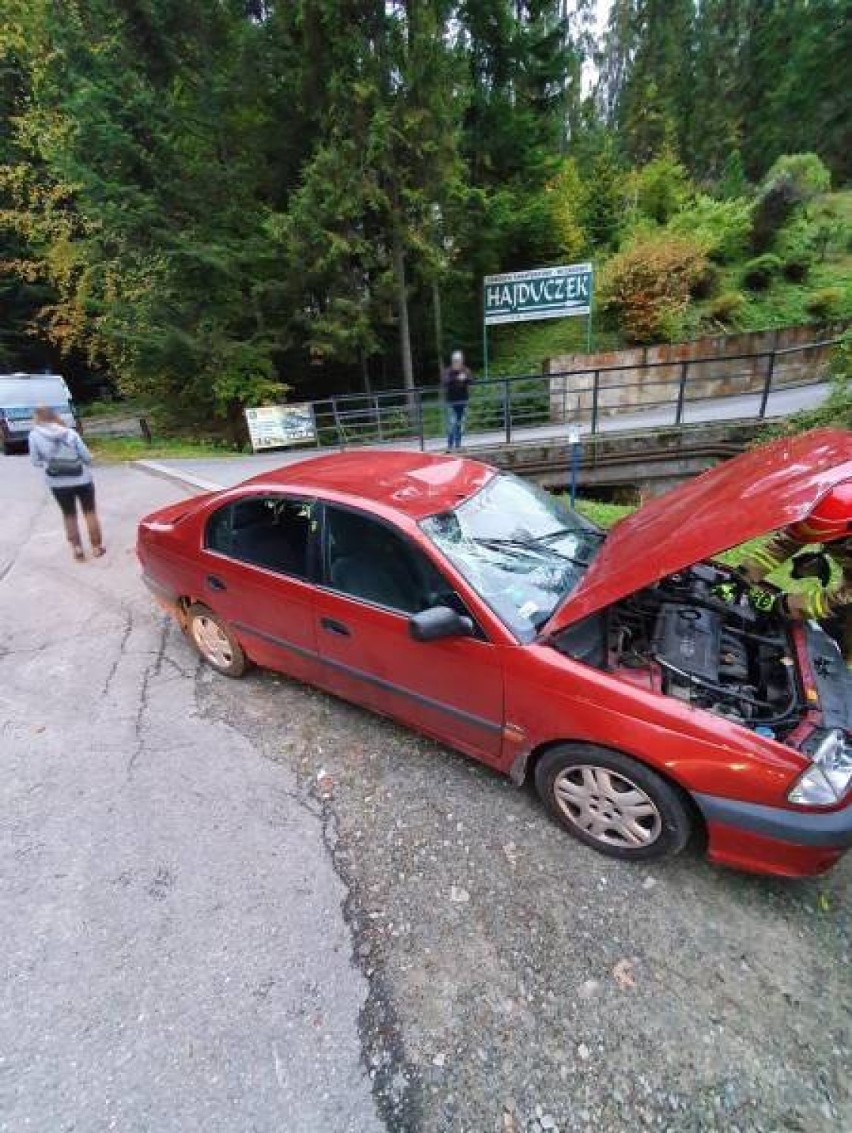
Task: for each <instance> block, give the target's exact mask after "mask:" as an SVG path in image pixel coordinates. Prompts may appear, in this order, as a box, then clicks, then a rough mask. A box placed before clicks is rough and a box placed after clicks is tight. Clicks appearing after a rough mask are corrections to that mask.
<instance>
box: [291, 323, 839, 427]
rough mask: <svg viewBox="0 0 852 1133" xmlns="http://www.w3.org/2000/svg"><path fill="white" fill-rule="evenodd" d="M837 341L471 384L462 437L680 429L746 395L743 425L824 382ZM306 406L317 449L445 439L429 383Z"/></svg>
mask: <svg viewBox="0 0 852 1133" xmlns="http://www.w3.org/2000/svg"><path fill="white" fill-rule="evenodd" d="M836 341H837V340H836V339H832V340H830V341H825V342H814V343H809V344H807V345H805V346H794V347H789V348H786V349H783V350H772V351H763V352H760V353H757V354H742V355H728V356H726V357H724V358H693V359H684V360H682V361H673V362H654V363H648V364H646V365H644V366H641V367H637V366H636V365H621V366H607V367H597V368H593V369H589V370H580V371H570V372H559V373H552V374H524V375H518V376H514V377H503V378H490V379H487V380H478V381H476V382H475V383H474V384H473V386H472V387H471V396H470V403H469V406H468V412H467V417H466V421H465V434H466V436H467V437H468V438H469V439H470V440H474V434H475V435H476V436H475V439H476V441H477V442H478V443H481V444H483V445H485V444H491V443H493V444H501V443H505V444H512V443H522V442H524V441H528V442H532V441H535V440H537V439H542V440H544V439H547V437H548V435H552V436H562V435H564V432H565V429H566V428H567V427H568V426H569V425H580V426H582V427H583V431H584V432H587V433H590V434H595V433H597V432H599V431H601V426H602V425H604V426H606V425H607V423H609V425H608V428H612V427H613V426H616V425H617V422H618V418H619V417H622V418H626V417H630V416H635V415H641V414H643V413H645V412H648V411H657V412H658V413H662V415H663V419H662V420H661V421H659V422H658V423H657V424H658V427H666V426H680V425H682V424H684V423H686V421H687V420H688V418H689V416H690V411H691V410H692V409H693V408H694V407H696V406H699V405H700V404H701V403H703V402H707V401H718V400H722V399H725V398H733V397H740V398H746V399H748V402H747V403H744V406H743V409H744V412H743V413H742V414H741V415H740V416H741V417H742V419H744V420H748V419H762V418H763V417H765V416H766V411H767V406H768V404H769V399H770V397H771V395H772V393H773V391H776V390H779V389H782V388H783V389H793V388H797V387H800V386H807V385H812V384H814V383H816V382H819V381H822V380H824V379H825V366H824V352H825V351H826V350H827V348H829V347H831V346H833V345H835V343H836ZM809 354H810V355H813V354H816V355H817V357H816V360H813V359H811V360H809V359H808V355H809ZM735 363H740V365H734V364H735ZM637 370H639V371H640V373H639V374H638V376H637V373H636V371H637ZM312 404H313V409H314V418H315V421H316V427H317V436H318V442H319V445H320V447H334V448H349V447H351V446H353V445H361V444H382V443H393V442H397V443H399V442H407V443H409V444H412V443H413V444H415V445H418V446H419V447H420V448H421V449H426V448H439V447H441V440H442V438H444V437H445V435H446V406H445V404H444V401H443V398H442V395H441V391H440V388H439V387H437V386H434V387H417V388H415V389H412V390H407V389H392V390H382V391H377V392H375V393H369V394H367V393H364V394H357V393H356V394H343V395H340V396H335V397H329V398H322V399H320V400H317V401H314V402H313V403H312Z"/></svg>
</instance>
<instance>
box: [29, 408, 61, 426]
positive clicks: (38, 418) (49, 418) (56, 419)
mask: <svg viewBox="0 0 852 1133" xmlns="http://www.w3.org/2000/svg"><path fill="white" fill-rule="evenodd" d="M33 417H34V419H35V423H36V424H37V425H64V424H65V422H64V421H63V420H62V418H61V417H60V416H59V414H58V413H57V412H56V410H55V409H51V408H50V406H49V405H37V406H36V407H35V412H34V413H33Z"/></svg>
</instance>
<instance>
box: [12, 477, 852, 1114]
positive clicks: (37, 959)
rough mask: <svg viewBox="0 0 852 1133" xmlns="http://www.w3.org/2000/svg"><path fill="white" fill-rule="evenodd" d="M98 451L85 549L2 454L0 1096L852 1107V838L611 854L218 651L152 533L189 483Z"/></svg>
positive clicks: (241, 1104) (394, 1104) (349, 713)
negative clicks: (144, 584) (185, 618)
mask: <svg viewBox="0 0 852 1133" xmlns="http://www.w3.org/2000/svg"><path fill="white" fill-rule="evenodd" d="M98 484H99V490H100V495H101V498H102V500H103V501H104V518H105V526H106V530H107V537H108V543H109V547H110V553H109V555H108V556H107V557H106V558H105V559H103V560H101V561H99V562H96V563H91V562H90V563H87V564H85V565H84V566H77V565H75V564H73V563H71V562H70V559H69V558H66V556H65V551H64V548H63V546H62V543H61V538H60V533H59V522H58V519H59V517H58V512H57V513H55V514H54V505H53V504H52V501H49V500H43V499H42V496H41V488H40V485H39V484H38V483H37V481H35V479H34V477H33V474H32V473H31V472H30V470H29V469H28V468H27V467H26V465H25V464H24V462H23V461H14V460H3V461H0V498H2V501H3V505H4V507H3V512H4V524H3V525H2V529H0V575H3V574H4V570H5V576H4V577H3V580H2V581H1V582H0V615H2V618H3V625H4V628H5V630H6V632H5V634H4V637H3V641H2V646H0V721H2V722H0V734H2V743H3V748H2V753H3V764H4V772H5V774H4V782H3V787H2V791H3V808H2V813H0V836H2V845H0V886H2V887H1V888H0V918H1V919H0V923H2V925H3V927H4V929H5V933H4V938H5V939H4V945H5V947H4V956H3V963H4V964H5V965H7V966H8V968H9V971H8V974H7V975H6V978H5V980H4V983H3V992H2V995H3V1001H2V1002H3V1009H2V1015H0V1057H2V1062H0V1128H5V1129H8V1130H10V1131H11V1130H14V1131H15V1133H17V1130H19V1129H22V1128H33V1129H39V1130H42V1129H47V1130H53V1129H75V1130H86V1131H87V1130H101V1129H108V1128H117V1129H122V1130H124V1129H131V1130H135V1129H146V1130H147V1129H151V1130H161V1129H165V1130H169V1129H181V1130H194V1129H204V1130H205V1131H206V1130H219V1129H223V1130H224V1129H228V1130H238V1131H242V1130H247V1129H252V1130H266V1129H273V1128H274V1129H277V1130H286V1131H287V1133H289V1131H290V1130H294V1131H301V1130H308V1131H311V1130H314V1129H323V1130H328V1131H329V1133H336V1131H337V1130H346V1129H358V1130H361V1129H365V1130H369V1129H371V1128H379V1127H381V1125H382V1124H383V1125H384V1126H385V1127H386V1128H388V1129H389V1130H392V1131H396V1130H401V1131H408V1130H411V1131H418V1133H419V1131H421V1130H423V1131H429V1133H433V1131H434V1133H456V1131H468V1133H480V1131H483V1133H491V1131H494V1133H498V1131H499V1133H520V1131H522V1130H523V1131H532V1130H535V1131H536V1133H539V1131H543V1130H546V1129H558V1130H561V1131H562V1133H565V1131H566V1130H594V1131H596V1133H597V1131H602V1130H605V1131H607V1133H609V1131H613V1133H620V1131H622V1130H624V1131H628V1130H630V1131H631V1133H632V1131H633V1130H636V1129H645V1128H647V1129H667V1130H674V1129H677V1130H678V1131H681V1130H684V1131H696V1133H697V1131H704V1130H720V1129H724V1130H726V1131H727V1130H743V1131H744V1130H749V1131H751V1130H758V1131H759V1130H766V1131H767V1133H769V1131H772V1133H774V1131H777V1130H802V1131H805V1130H807V1131H808V1133H821V1131H823V1130H825V1131H835V1130H845V1129H848V1128H850V1127H852V1092H851V1091H850V1083H849V1074H848V1067H849V1059H850V1047H851V1046H852V1042H850V1039H852V995H850V991H851V990H852V985H850V977H849V973H850V970H851V969H850V962H852V940H850V927H851V926H850V916H849V909H850V882H852V857H849V858H847V859H846V860H845V861H844V862H843V863H842V864H841V865H840V866H839V867H838V868H837V869H836V870H835V871H834V872H833V873H831V874H829V875H827V876H826V877H825V878H822V879H818V880H813V881H807V882H799V883H788V882H782V881H773V880H768V879H761V878H754V877H748V876H745V875H740V874H736V873H733V872H729V871H724V870H721V869H718V868H715V867H712V866H710V865H708V864H707V863H706V862H704V861H703V860H702V859H701V858H700V857H699V856H696V854H695V853H693V852H690V853H687V854H685V855H684V856H682V857H681V858H679V859H676V860H675V861H673V862H671V863H664V864H658V865H651V866H646V867H642V868H637V867H635V866H628V865H624V864H621V863H617V862H612V861H609V860H608V859H605V858H602V857H600V856H599V855H597V854H595V853H594V852H593V851H591V850H588V849H586V848H585V847H583V846H581V845H580V844H579V843H576V842H574V841H573V840H571V839H570V838H568V837H567V836H566V835H565V834H564V833H562V831H561V830H559V829H558V828H557V827H556V826H555V825H553V824H552V823H551V822H549V821H548V820H547V818H546V817H545V815H544V813H543V812H542V810H541V808H540V807H539V806H538V804H537V803H536V801H535V799H534V797H533V796H532V794H531V793H530V792H528V791H525V790H522V791H517V790H515V789H514V788H512V787H511V786H509V785H508V784H507V783H506V782H505V781H504V780H503V779H501V778H499V777H497V776H496V775H494V774H492V773H490V772H489V771H487V770H485V769H483V768H481V767H478V766H476V765H475V764H473V763H472V762H470V761H468V760H466V759H464V758H462V757H461V756H458V755H456V754H454V753H452V752H450V751H447V750H446V749H444V748H442V747H439V746H438V745H436V744H433V743H431V742H430V741H428V740H425V739H422V738H420V737H417V736H415V735H413V734H412V733H410V732H408V731H406V730H405V729H402V728H399V727H397V726H395V725H393V724H391V723H388V722H387V721H382V720H378V719H376V718H375V717H373V716H370V715H368V714H366V713H364V712H361V711H360V710H358V709H356V708H353V707H351V706H348V705H346V704H343V703H341V702H339V701H337V700H334V699H333V698H330V697H327V696H325V695H323V694H321V693H318V692H315V691H312V690H309V689H306V688H305V687H304V686H301V685H299V684H296V683H295V682H292V681H289V680H287V679H285V678H282V677H279V676H276V675H274V674H271V673H264V672H257V671H255V672H253V673H251V674H249V675H248V676H247V677H246V678H245V679H244V680H242V681H228V680H226V679H225V678H220V677H217V676H214V675H212V674H209V673H207V672H206V671H205V670H203V669H201V668H199V666H198V664H197V663H196V660H195V658H194V655H193V653H192V651H191V649H190V647H189V645H188V644H187V642H186V641H185V640H184V639H183V638H182V637H181V636H180V635H179V634H178V633H176V632H175V631H174V630H172V629H170V628H169V627H168V626H167V625H166V623H164V621H163V619H162V618H161V616H160V615H159V613H158V612H157V611H156V609H155V608H154V607H153V606H152V605H151V604H150V603H149V601H148V599H147V596H146V595H145V594H144V593H143V592H142V591H141V588H140V586H139V583H138V580H137V578H136V570H135V564H134V562H133V556H132V552H131V540H132V527H133V523H134V521H135V518H136V516H137V515H138V514H139V513H140V512H142V511H144V510H146V509H147V508H149V507H152V506H156V505H157V504H158V503H160V502H163V501H165V500H167V499H169V498H173V497H175V496H176V495H177V494H178V493H179V491H180V489H179V488H178V487H177V486H176V485H172V484H168V483H166V482H164V481H162V480H157V479H155V478H153V477H151V476H149V475H147V474H146V473H145V472H143V471H141V470H134V469H119V468H116V469H104V470H102V471H101V472H100V474H99V478H98ZM10 563H11V569H8V567H9V564H10ZM370 1087H372V1097H371V1095H370Z"/></svg>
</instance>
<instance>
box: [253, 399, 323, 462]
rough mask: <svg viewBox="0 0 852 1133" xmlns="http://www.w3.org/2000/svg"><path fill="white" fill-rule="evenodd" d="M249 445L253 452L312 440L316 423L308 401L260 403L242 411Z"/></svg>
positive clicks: (314, 439) (312, 408)
mask: <svg viewBox="0 0 852 1133" xmlns="http://www.w3.org/2000/svg"><path fill="white" fill-rule="evenodd" d="M246 422H247V424H248V431H249V437H250V439H251V447H252V448H253V449H254V451H255V452H261V451H263V450H265V449H270V448H287V447H288V446H289V445H299V444H310V443H314V444H315V443H316V440H317V426H316V420H315V419H314V407H313V406H312V405H311V404H310V402H303V403H300V404H299V405H264V406H261V407H259V408H257V409H247V410H246Z"/></svg>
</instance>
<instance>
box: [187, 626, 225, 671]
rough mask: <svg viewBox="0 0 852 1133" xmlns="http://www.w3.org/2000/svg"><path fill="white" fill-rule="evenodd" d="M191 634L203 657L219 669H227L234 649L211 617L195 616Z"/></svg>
mask: <svg viewBox="0 0 852 1133" xmlns="http://www.w3.org/2000/svg"><path fill="white" fill-rule="evenodd" d="M192 636H193V637H194V638H195V642H196V644H197V645H198V648H199V649H200V650H201V652H202V654H203V655H204V657H205V658H206V659H207V660H208V661H210V662H211V664H213V665H217V666H218V667H219V668H220V669H227V668H228V666H229V665H230V664H231V662H232V661H233V659H234V651H233V649H232V648H231V643H230V641H228V638H227V636H226V635H225V633H224V632H223V631H222V627H221V626H220V625H218V623H216V622H215V621H213V619H212V618H207V617H204V616H203V615H202V616H200V617H197V618H195V619H194V620H193V623H192Z"/></svg>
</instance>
